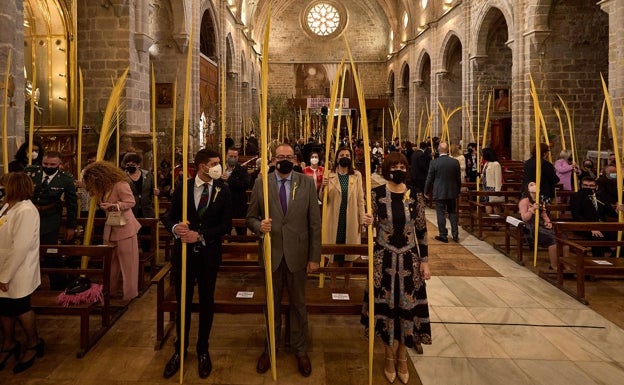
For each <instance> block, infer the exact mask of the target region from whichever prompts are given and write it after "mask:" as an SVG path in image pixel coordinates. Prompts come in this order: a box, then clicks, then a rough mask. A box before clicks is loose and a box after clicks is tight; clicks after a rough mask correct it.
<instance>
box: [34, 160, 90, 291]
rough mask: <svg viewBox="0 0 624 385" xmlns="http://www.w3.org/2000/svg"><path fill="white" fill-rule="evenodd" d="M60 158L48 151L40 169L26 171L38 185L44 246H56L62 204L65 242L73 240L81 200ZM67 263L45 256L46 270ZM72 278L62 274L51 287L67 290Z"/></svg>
mask: <svg viewBox="0 0 624 385" xmlns="http://www.w3.org/2000/svg"><path fill="white" fill-rule="evenodd" d="M61 163H62V162H61V154H60V153H59V152H58V151H48V152H46V154H45V155H44V156H43V159H42V162H41V166H39V165H31V166H27V167H26V168H25V169H24V172H25V173H26V174H28V175H29V176H30V177H31V178H32V181H33V184H34V185H35V195H34V197H33V199H32V201H33V203H34V204H35V206H36V207H37V210H39V218H40V226H41V227H40V233H39V242H40V243H41V244H42V245H56V244H57V243H58V237H59V230H60V228H61V225H62V224H63V219H62V217H63V202H64V203H65V207H66V209H67V219H66V221H65V238H64V240H65V241H71V240H72V239H73V238H74V232H75V229H76V222H77V218H78V196H77V194H76V186H75V185H74V178H73V176H72V175H71V174H69V173H67V172H65V171H63V170H61V169H60V167H61ZM67 262H68V261H67V260H66V259H65V258H63V257H60V256H57V255H46V257H45V258H44V259H43V261H42V266H43V267H66V264H67ZM69 280H70V278H69V277H68V276H65V275H61V274H51V275H50V287H51V288H52V289H53V290H65V288H66V287H67V284H68V283H69Z"/></svg>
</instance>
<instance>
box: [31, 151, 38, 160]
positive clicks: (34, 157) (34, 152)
mask: <svg viewBox="0 0 624 385" xmlns="http://www.w3.org/2000/svg"><path fill="white" fill-rule="evenodd" d="M38 156H39V153H38V152H37V151H33V152H32V158H33V160H35V159H37V157H38Z"/></svg>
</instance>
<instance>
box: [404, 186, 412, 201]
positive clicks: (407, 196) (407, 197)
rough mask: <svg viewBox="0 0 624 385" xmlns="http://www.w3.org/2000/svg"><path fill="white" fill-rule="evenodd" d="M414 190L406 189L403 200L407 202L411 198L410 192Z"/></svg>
mask: <svg viewBox="0 0 624 385" xmlns="http://www.w3.org/2000/svg"><path fill="white" fill-rule="evenodd" d="M411 191H412V190H410V189H407V191H405V193H404V194H403V202H407V201H408V200H409V199H410V193H411Z"/></svg>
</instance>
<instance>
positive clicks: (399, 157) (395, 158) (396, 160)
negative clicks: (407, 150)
mask: <svg viewBox="0 0 624 385" xmlns="http://www.w3.org/2000/svg"><path fill="white" fill-rule="evenodd" d="M397 164H403V165H405V168H407V169H409V162H408V161H407V158H406V157H405V155H403V154H402V153H400V152H391V153H389V154H388V155H387V156H386V157H385V159H384V161H383V163H382V164H381V175H382V176H383V177H384V179H385V180H390V169H391V168H392V167H394V166H396V165H397Z"/></svg>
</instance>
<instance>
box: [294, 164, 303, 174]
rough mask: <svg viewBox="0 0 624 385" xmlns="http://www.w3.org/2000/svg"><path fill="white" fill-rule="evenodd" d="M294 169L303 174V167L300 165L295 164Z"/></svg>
mask: <svg viewBox="0 0 624 385" xmlns="http://www.w3.org/2000/svg"><path fill="white" fill-rule="evenodd" d="M293 171H294V172H298V173H300V174H303V169H302V168H301V166H299V165H296V166H293Z"/></svg>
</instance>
